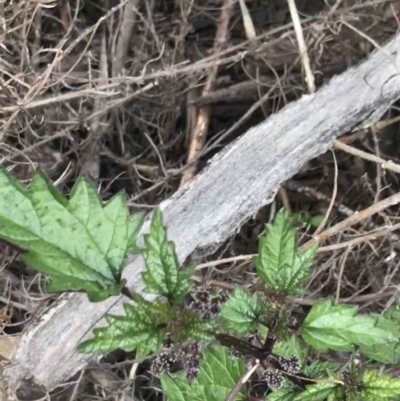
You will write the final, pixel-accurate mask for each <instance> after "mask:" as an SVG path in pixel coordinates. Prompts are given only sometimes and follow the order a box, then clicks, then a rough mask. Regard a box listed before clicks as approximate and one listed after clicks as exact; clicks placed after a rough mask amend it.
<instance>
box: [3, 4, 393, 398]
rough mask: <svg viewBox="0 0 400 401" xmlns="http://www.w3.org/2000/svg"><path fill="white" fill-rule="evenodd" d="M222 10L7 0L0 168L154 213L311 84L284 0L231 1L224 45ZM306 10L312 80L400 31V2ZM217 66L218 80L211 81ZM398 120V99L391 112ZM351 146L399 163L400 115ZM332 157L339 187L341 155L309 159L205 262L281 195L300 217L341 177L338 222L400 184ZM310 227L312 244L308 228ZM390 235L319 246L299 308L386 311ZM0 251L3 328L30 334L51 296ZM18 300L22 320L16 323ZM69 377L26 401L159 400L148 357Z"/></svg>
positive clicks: (368, 226)
mask: <svg viewBox="0 0 400 401" xmlns="http://www.w3.org/2000/svg"><path fill="white" fill-rule="evenodd" d="M228 3H229V2H226V4H228ZM242 3H243V2H242ZM328 3H329V4H331V6H328ZM222 4H223V1H222V0H191V1H179V0H176V1H173V0H164V1H159V0H123V1H121V2H120V1H118V0H102V1H95V0H93V1H89V0H6V1H0V38H1V41H0V88H1V90H0V157H1V164H2V165H3V166H5V167H7V168H9V169H10V170H12V171H13V173H14V174H15V175H16V176H17V177H18V178H19V179H21V180H29V178H30V177H31V175H32V173H33V171H34V170H35V169H36V168H38V167H40V168H42V169H43V170H44V171H45V172H46V173H47V174H48V175H49V176H50V178H51V179H52V180H53V181H54V182H56V183H57V185H58V187H59V188H60V189H61V190H63V191H65V192H68V191H69V190H70V188H71V187H72V185H73V183H74V181H75V180H76V178H77V177H78V176H79V175H80V174H82V173H83V174H86V175H88V176H89V177H90V178H91V180H92V181H93V182H94V184H95V185H96V186H97V187H98V189H99V191H100V193H101V195H102V197H103V199H107V198H109V197H110V196H112V195H113V194H114V193H116V192H117V191H119V190H121V189H124V190H125V191H126V192H127V194H128V197H129V205H130V207H131V209H132V211H134V210H138V209H140V210H151V209H152V208H153V207H154V206H155V205H157V204H158V203H159V202H160V201H161V200H163V199H165V198H167V197H168V196H169V195H171V194H172V193H173V192H174V191H176V190H177V188H178V187H179V185H180V182H181V180H182V175H183V174H184V173H185V171H187V169H188V168H191V169H192V170H193V168H197V169H201V168H202V167H203V166H204V165H205V163H206V162H207V160H208V159H209V158H210V157H211V156H212V155H213V154H215V152H217V151H218V150H219V149H221V147H223V146H224V145H226V144H227V143H229V142H230V141H232V140H233V139H235V138H236V137H238V136H239V135H241V134H242V133H243V132H245V131H246V129H248V128H249V127H250V126H253V125H255V124H257V123H258V122H260V121H261V120H263V119H265V118H266V117H268V116H269V115H270V114H271V113H274V112H276V111H277V110H279V109H281V108H282V107H284V106H285V105H286V104H287V103H289V102H292V101H295V100H296V99H298V98H299V97H301V96H302V94H304V93H307V85H306V83H305V79H304V74H303V71H302V63H301V57H300V56H299V52H298V45H297V42H296V34H295V32H294V29H293V24H292V22H291V17H290V13H289V9H288V6H287V1H286V0H274V1H267V0H258V1H252V2H250V1H248V2H246V5H247V8H248V14H247V12H245V11H244V10H245V8H243V4H242V7H241V6H240V5H239V2H237V3H235V4H233V6H232V7H233V8H232V10H231V11H232V12H231V13H230V15H229V24H228V27H229V29H228V32H226V35H227V37H228V39H227V40H224V42H223V43H217V42H216V40H215V36H216V34H217V32H218V29H219V28H220V23H221V21H220V19H219V18H220V15H223V13H222V12H221V9H220V8H221V5H222ZM296 5H297V8H298V12H299V15H300V19H301V24H302V29H303V34H304V40H305V44H306V46H307V50H308V54H309V57H310V62H311V69H312V73H313V74H314V79H315V83H316V86H317V90H318V87H320V86H321V85H322V84H323V83H324V82H326V81H328V80H329V79H330V78H331V77H332V76H333V75H335V74H339V73H341V72H342V71H344V70H346V69H347V68H349V67H350V66H352V65H354V64H356V63H357V62H359V61H360V60H361V59H363V58H364V57H365V56H366V55H367V54H369V53H370V52H371V51H372V50H374V48H375V47H377V46H380V44H382V43H384V42H385V41H386V40H387V39H389V38H390V37H392V36H393V35H394V34H396V32H398V30H399V27H400V21H399V19H400V2H399V1H385V0H375V1H374V0H371V1H361V0H342V1H340V0H336V1H334V0H331V1H326V2H322V1H318V2H311V1H307V0H303V1H301V0H297V1H296ZM249 16H250V18H251V22H252V26H251V24H250V25H247V28H249V27H250V28H254V30H251V29H250V30H249V29H247V35H246V30H245V29H244V26H243V17H244V18H245V20H247V21H248V18H249ZM254 32H255V34H256V35H257V36H256V37H255V38H254V37H252V36H254ZM361 33H362V34H361ZM249 37H250V39H249ZM216 66H218V70H216V68H215V67H216ZM216 71H217V73H216ZM211 72H213V73H215V74H216V75H215V77H214V78H213V82H212V85H211V86H210V88H211V89H210V90H207V91H205V90H204V88H203V86H204V83H205V82H207V77H208V76H209V74H211ZM199 110H200V111H202V112H203V111H204V110H205V111H206V113H207V118H208V126H207V127H206V129H205V131H204V135H205V137H204V138H203V139H202V140H203V142H202V143H201V146H200V147H199V149H198V151H197V152H196V155H195V157H192V156H191V155H189V158H190V160H191V164H188V163H187V154H188V150H189V149H190V147H191V146H193V143H192V142H191V141H193V139H192V138H193V135H192V133H193V132H194V129H195V127H196V126H197V125H198V123H199V120H198V115H199ZM332 112H334V110H333V111H332ZM397 115H398V107H397V106H394V107H393V108H392V110H391V111H390V112H389V113H388V115H387V116H386V117H385V118H387V119H389V118H392V117H396V116H397ZM382 127H383V128H382ZM344 141H345V142H346V143H348V142H352V146H355V147H358V148H361V149H363V150H364V151H365V152H368V153H370V154H373V155H375V156H376V158H381V159H384V160H391V161H393V162H399V159H400V156H399V155H400V152H399V151H400V148H399V145H398V143H399V138H398V126H397V120H394V121H393V122H392V123H391V124H389V125H386V126H385V124H382V125H381V129H378V130H373V131H371V132H369V131H368V132H364V131H363V132H359V133H357V134H356V136H354V135H353V136H348V137H347V138H345V139H344ZM266 151H267V150H266ZM336 157H337V165H338V179H337V180H336V182H335V167H334V160H333V158H332V154H331V153H327V154H325V155H323V156H321V157H319V158H318V159H317V160H314V161H312V162H310V163H309V164H308V165H307V166H304V168H303V170H302V171H301V172H299V174H298V175H297V176H296V177H294V180H293V181H291V185H289V184H290V183H289V184H287V185H286V186H285V188H286V194H283V193H281V195H282V197H281V198H280V199H278V202H277V204H274V205H272V206H269V207H267V208H265V209H263V210H261V211H260V212H259V213H258V215H257V216H255V218H254V219H253V220H252V221H250V222H249V223H247V224H246V225H245V226H243V227H242V229H241V231H240V233H239V234H238V235H237V236H236V237H235V238H232V239H231V240H230V241H228V242H227V244H225V246H224V247H223V248H222V249H221V250H220V251H219V252H218V254H217V255H213V257H212V258H210V260H211V259H212V260H215V259H216V257H225V258H227V257H229V258H232V257H235V256H237V255H243V254H245V255H246V254H251V253H254V252H256V240H257V236H258V235H259V234H260V233H261V232H262V230H263V229H264V224H265V222H267V221H268V220H269V219H270V216H271V215H272V214H273V211H274V210H276V208H278V207H280V204H279V203H284V204H285V205H286V206H287V207H290V208H291V209H292V210H293V211H307V212H309V213H311V214H313V215H315V214H321V213H322V214H324V213H325V212H326V211H327V208H328V206H329V203H330V195H331V194H332V191H333V188H334V186H335V185H336V187H337V195H336V198H335V202H336V203H335V204H334V203H332V205H333V210H332V213H331V218H330V219H329V221H328V225H330V226H331V225H333V224H335V223H337V222H339V221H341V220H343V219H344V218H345V217H348V216H349V215H351V213H352V212H353V211H356V210H363V209H365V208H367V207H369V206H371V205H374V204H376V203H377V202H378V201H379V200H381V199H384V198H386V197H388V196H389V195H392V194H394V193H396V192H399V180H398V176H397V175H396V173H395V172H392V171H390V170H386V171H384V170H383V169H382V167H381V166H380V165H379V164H374V163H372V162H367V161H365V160H363V159H362V158H360V157H356V156H353V155H351V154H348V153H346V152H344V151H336ZM285 196H286V198H285ZM274 208H275V209H274ZM398 212H399V207H398V206H397V207H396V206H394V207H392V208H389V209H385V210H383V211H380V212H379V213H378V214H374V215H373V216H370V217H369V218H368V219H366V220H364V221H362V222H361V223H358V224H356V225H354V226H352V227H351V228H347V229H346V230H342V231H340V232H338V233H336V235H335V236H332V237H329V238H328V239H327V241H326V243H324V245H325V246H330V245H336V244H338V243H343V242H346V241H350V240H351V239H353V238H354V237H358V236H360V235H365V234H366V233H367V232H370V231H371V230H376V229H380V228H382V227H387V226H390V225H395V224H396V223H398V217H397V216H398V214H399V213H398ZM301 229H302V241H303V243H304V242H306V241H307V240H308V239H310V238H311V235H312V230H311V229H310V228H309V227H308V228H307V227H302V228H301ZM372 238H373V239H372ZM396 239H398V238H397V237H396V236H395V234H393V233H391V232H385V233H383V234H381V235H379V236H375V237H371V236H370V237H366V238H365V239H364V238H363V239H362V241H359V242H356V243H355V244H353V243H352V245H351V246H350V245H349V246H346V247H344V248H337V249H332V250H329V251H326V252H323V253H320V257H319V261H318V266H317V268H316V269H315V271H314V273H313V276H312V278H311V279H310V281H309V283H308V289H309V295H308V297H307V298H306V299H303V300H301V302H302V303H303V304H304V305H310V304H312V303H313V302H315V300H317V299H319V298H321V297H326V296H336V298H337V299H338V300H339V299H340V300H344V301H347V302H355V303H358V304H359V305H360V307H361V308H362V309H366V310H375V311H380V310H382V309H384V308H386V307H388V306H389V305H390V304H391V303H393V302H394V301H395V300H396V299H397V291H398V290H397V283H398V281H399V278H400V274H399V263H398V257H397V254H398V252H399V249H398V248H399V245H398V241H396ZM1 261H2V265H1V266H2V273H1V276H0V289H1V293H0V302H1V304H2V306H4V307H5V308H6V307H7V308H8V309H7V310H6V309H3V310H2V311H1V313H0V318H1V319H2V320H3V321H4V325H3V329H2V330H4V335H3V337H6V335H10V334H18V333H20V332H21V331H22V330H23V328H24V327H25V325H27V324H29V319H30V317H32V316H34V315H35V313H37V312H38V310H39V309H40V308H41V307H42V306H43V305H45V304H46V303H47V302H50V301H51V297H49V296H48V295H46V294H43V292H42V286H43V277H41V276H37V275H34V274H33V273H32V272H31V271H28V270H27V269H26V267H25V266H24V265H23V264H22V262H20V261H19V253H18V250H16V249H12V248H10V247H7V246H2V248H1ZM195 262H196V263H204V262H208V261H203V260H202V261H196V260H195ZM196 278H197V281H198V285H199V286H201V287H205V288H208V287H209V286H213V285H219V286H225V287H227V286H228V287H229V286H231V285H232V284H236V283H242V282H245V283H248V284H249V285H251V284H252V283H254V280H255V274H254V269H253V268H252V266H251V264H250V263H249V262H247V261H246V260H245V261H243V260H242V261H241V262H240V263H239V261H236V262H232V261H230V262H229V263H228V262H225V263H224V264H222V263H220V264H218V263H213V264H209V265H208V266H207V267H206V266H203V267H202V268H201V269H199V270H198V272H197V276H196ZM8 310H10V311H11V310H12V317H11V318H10V319H9V320H8V321H7V317H6V314H5V312H7V311H8ZM3 312H4V313H3ZM7 313H8V312H7ZM7 316H8V315H7ZM3 356H4V355H3ZM74 380H75V381H71V382H70V383H67V384H65V385H62V386H60V388H59V389H57V390H56V391H54V393H53V394H51V395H45V394H40V393H38V394H36V395H35V394H32V393H29V394H23V392H20V393H19V394H18V398H19V399H21V400H22V399H30V400H31V399H37V398H40V397H41V396H46V397H47V399H51V400H60V401H61V400H71V401H72V400H99V399H102V400H118V401H122V400H125V401H128V400H137V399H140V400H147V399H154V397H159V396H160V394H159V392H158V391H157V390H158V387H159V384H158V383H157V381H155V380H154V379H153V378H151V376H150V375H149V374H148V372H147V367H146V366H142V365H140V366H137V365H136V364H135V363H134V361H133V356H132V355H126V354H124V353H119V352H115V353H113V354H112V355H110V356H109V357H107V358H106V359H105V360H104V361H103V362H102V363H101V364H100V365H98V366H95V367H89V368H88V369H87V370H86V371H84V372H82V374H79V375H78V376H77V377H76V378H74ZM44 399H46V398H44Z"/></svg>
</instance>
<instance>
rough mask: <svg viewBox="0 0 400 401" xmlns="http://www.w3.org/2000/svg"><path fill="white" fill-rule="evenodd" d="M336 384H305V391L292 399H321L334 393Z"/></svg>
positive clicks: (308, 400)
mask: <svg viewBox="0 0 400 401" xmlns="http://www.w3.org/2000/svg"><path fill="white" fill-rule="evenodd" d="M337 387H338V384H336V383H316V384H311V385H309V386H306V389H305V391H303V392H302V393H301V394H299V395H297V396H296V398H295V399H294V401H320V400H321V401H322V400H325V399H326V398H327V397H329V396H331V395H333V394H335V392H336V389H337Z"/></svg>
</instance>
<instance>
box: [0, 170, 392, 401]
mask: <svg viewBox="0 0 400 401" xmlns="http://www.w3.org/2000/svg"><path fill="white" fill-rule="evenodd" d="M0 187H1V188H2V191H3V192H2V196H1V197H0V238H1V239H3V240H5V241H7V242H8V243H10V244H13V245H15V246H17V247H19V248H21V249H22V250H24V251H25V253H24V255H23V258H24V260H25V261H26V263H27V264H28V266H30V267H31V268H32V269H35V270H36V271H38V272H42V273H45V274H47V275H48V276H49V278H50V284H49V286H48V290H49V291H84V292H86V293H87V295H88V297H89V299H90V300H91V301H96V302H99V301H101V300H104V299H105V298H107V297H109V296H112V295H116V294H120V293H121V292H122V293H125V294H126V293H127V292H128V289H127V288H126V287H125V282H124V281H123V280H121V275H122V270H123V268H124V265H125V261H126V257H127V255H128V254H129V253H132V252H141V254H142V256H143V258H144V261H145V269H144V271H143V273H142V278H143V282H144V285H145V288H144V292H143V293H141V294H139V293H135V292H133V293H128V295H129V298H131V300H132V301H133V302H126V303H125V304H124V309H125V314H124V315H123V316H115V315H108V316H106V321H107V325H106V326H104V327H100V328H96V329H94V332H93V337H92V338H90V339H88V340H86V341H84V342H83V343H81V344H80V345H79V351H80V352H86V353H87V352H96V353H102V354H105V353H107V352H110V351H113V350H115V349H118V348H120V349H123V350H125V351H135V353H136V358H137V359H138V360H142V359H144V358H151V359H152V361H151V368H150V369H151V371H152V372H153V374H154V375H155V376H157V377H159V379H160V381H161V386H162V389H163V391H164V393H165V395H166V397H167V399H169V401H203V400H207V401H225V400H227V401H233V400H248V399H252V398H254V397H255V399H257V400H258V399H266V400H267V401H278V400H284V401H319V400H321V401H322V400H328V401H353V400H354V401H355V400H366V401H380V400H397V401H398V400H400V378H399V377H398V375H391V374H390V369H391V367H393V366H395V365H396V364H399V363H400V311H399V305H395V306H392V307H391V308H389V309H388V310H386V311H385V312H384V313H383V314H373V313H369V314H361V313H359V312H358V309H357V307H356V306H350V305H342V304H335V303H334V302H333V301H332V300H331V299H324V300H321V301H319V302H317V303H316V304H315V305H313V306H312V307H311V308H310V309H309V310H305V309H303V308H301V307H300V306H296V305H293V303H292V302H288V297H289V296H291V297H293V296H295V297H301V296H303V295H304V294H305V293H306V291H305V289H304V287H303V286H304V284H305V283H306V281H307V280H308V278H309V277H310V272H311V269H312V268H313V266H314V264H315V258H316V253H317V246H312V247H309V248H308V249H306V250H305V251H304V252H301V253H299V252H298V237H297V231H296V229H295V228H294V226H293V219H292V218H291V217H290V216H289V215H288V213H287V212H286V211H284V210H281V211H279V212H278V213H277V215H276V216H275V219H274V221H273V223H271V224H268V225H267V227H266V230H265V234H263V235H262V236H261V237H260V239H259V251H258V255H257V256H256V257H255V258H254V266H255V271H256V273H257V275H258V279H259V280H258V282H257V283H256V284H255V285H254V286H253V287H252V288H246V289H245V288H242V287H241V286H237V287H236V288H235V289H234V290H233V291H230V292H229V293H208V292H204V291H202V292H197V293H196V292H194V291H193V290H192V285H191V277H192V275H193V273H194V269H193V268H182V267H180V265H179V261H178V257H177V255H176V251H175V247H174V244H173V242H171V241H169V240H168V238H167V230H166V227H165V226H164V223H163V219H162V214H161V211H160V210H158V209H156V210H155V211H154V213H153V216H152V220H151V225H150V231H149V233H148V234H145V236H144V247H143V249H141V250H138V249H137V248H136V245H135V243H136V237H137V235H138V233H139V230H140V228H141V226H142V222H143V215H142V214H138V215H135V216H132V217H131V216H129V213H128V209H127V206H126V201H125V197H124V196H123V195H122V194H118V195H116V196H115V197H114V198H112V199H111V200H110V201H108V202H107V203H105V204H103V203H102V202H101V201H100V199H99V196H98V194H97V192H96V191H95V189H94V188H93V187H92V186H91V185H90V184H89V182H88V181H87V180H85V179H84V178H80V179H79V180H78V181H77V183H76V185H75V187H74V189H73V190H72V193H71V195H70V196H69V197H68V198H67V197H65V196H63V195H62V194H61V193H60V192H59V191H58V190H57V189H56V188H54V186H53V185H52V184H51V183H50V182H49V181H48V179H47V178H46V177H45V176H44V175H43V174H42V173H40V172H38V173H36V174H35V176H34V178H33V180H32V183H31V185H30V187H29V189H27V188H25V187H24V186H22V185H21V184H20V183H19V182H17V181H16V180H15V179H14V178H12V176H11V175H9V174H8V173H6V172H5V171H4V170H0ZM335 351H340V352H341V355H342V359H343V355H345V356H346V355H347V357H348V359H347V361H345V362H343V360H341V362H339V361H338V362H332V361H329V359H328V358H326V356H327V355H326V354H328V353H330V354H329V355H330V357H332V352H335ZM356 352H357V355H358V356H359V360H358V363H357V364H356V363H355V362H354V360H355V358H354V355H355V353H356ZM254 394H257V395H256V396H255V395H254ZM260 394H261V395H260ZM260 397H261V398H260Z"/></svg>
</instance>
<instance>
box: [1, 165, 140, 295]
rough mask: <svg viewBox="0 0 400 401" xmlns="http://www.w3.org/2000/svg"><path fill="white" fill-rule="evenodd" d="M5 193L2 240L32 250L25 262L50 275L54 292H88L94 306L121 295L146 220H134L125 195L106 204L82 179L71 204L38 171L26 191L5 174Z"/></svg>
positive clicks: (3, 183) (78, 182)
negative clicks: (127, 262) (130, 255)
mask: <svg viewBox="0 0 400 401" xmlns="http://www.w3.org/2000/svg"><path fill="white" fill-rule="evenodd" d="M0 192H1V193H0V238H3V239H5V240H7V241H9V242H10V243H12V244H15V245H17V246H19V247H21V248H23V249H25V250H27V251H28V252H27V253H26V254H25V255H24V259H25V261H26V263H27V264H28V265H29V266H30V267H31V268H33V269H35V270H37V271H39V272H41V273H45V274H48V275H50V276H51V279H52V280H51V284H50V285H49V287H48V289H49V290H50V291H66V290H73V291H81V290H83V291H86V292H87V293H88V296H89V298H90V299H91V300H92V301H100V300H103V299H105V298H107V297H108V296H110V295H116V294H118V293H119V292H120V291H121V289H122V287H123V286H124V282H123V281H121V272H122V269H123V268H124V262H125V259H126V256H127V253H128V251H130V250H132V249H133V246H134V242H135V240H136V235H137V233H138V228H139V227H140V226H141V224H142V221H143V216H142V215H138V216H136V217H134V218H133V220H131V219H130V217H129V213H128V209H127V207H126V201H125V198H124V196H123V195H122V194H118V195H116V196H115V197H114V198H113V199H111V200H110V201H109V202H107V203H106V204H105V205H103V204H102V202H101V201H100V199H99V197H98V194H97V192H96V191H95V189H94V188H93V187H92V185H91V184H90V183H89V182H88V181H87V180H86V179H84V178H82V177H81V178H80V179H78V181H77V182H76V184H75V186H74V188H73V190H72V192H71V196H70V199H69V200H68V199H67V198H66V197H64V196H63V195H62V194H61V193H60V192H58V190H57V189H56V188H55V187H54V186H53V185H52V184H51V183H50V181H49V180H48V179H47V178H46V177H45V175H44V174H42V173H41V172H39V171H38V172H36V174H35V176H34V177H33V179H32V183H31V186H30V188H29V189H26V188H24V187H23V186H22V185H21V184H19V183H18V182H17V181H16V180H15V179H14V178H13V177H12V176H11V175H9V174H8V173H6V172H5V171H4V170H0ZM132 227H133V228H132Z"/></svg>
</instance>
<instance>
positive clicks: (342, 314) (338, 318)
mask: <svg viewBox="0 0 400 401" xmlns="http://www.w3.org/2000/svg"><path fill="white" fill-rule="evenodd" d="M356 313H357V308H356V307H354V306H349V305H332V302H331V300H329V299H328V300H325V301H322V302H319V303H318V304H316V305H314V306H313V307H312V309H311V311H310V313H309V314H308V315H307V317H306V319H305V320H304V323H303V327H302V329H301V335H302V337H303V339H304V341H306V342H307V344H309V345H310V346H312V347H313V348H315V349H316V350H317V351H321V352H326V351H328V350H329V349H331V350H337V351H351V350H352V348H353V346H354V345H359V346H371V345H373V344H385V343H387V342H388V341H395V337H394V336H393V334H392V333H391V332H390V331H388V330H385V329H383V328H379V327H376V319H375V318H374V317H373V316H368V315H356Z"/></svg>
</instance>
